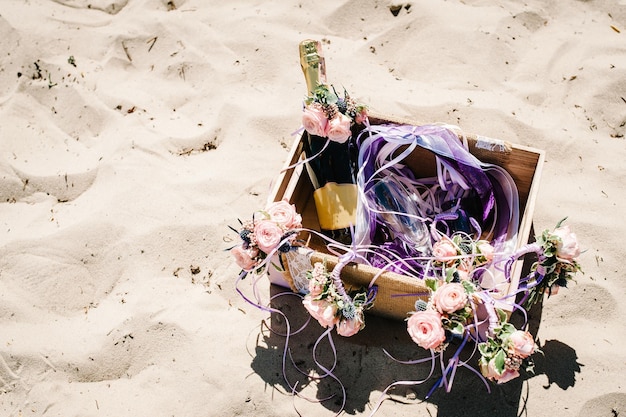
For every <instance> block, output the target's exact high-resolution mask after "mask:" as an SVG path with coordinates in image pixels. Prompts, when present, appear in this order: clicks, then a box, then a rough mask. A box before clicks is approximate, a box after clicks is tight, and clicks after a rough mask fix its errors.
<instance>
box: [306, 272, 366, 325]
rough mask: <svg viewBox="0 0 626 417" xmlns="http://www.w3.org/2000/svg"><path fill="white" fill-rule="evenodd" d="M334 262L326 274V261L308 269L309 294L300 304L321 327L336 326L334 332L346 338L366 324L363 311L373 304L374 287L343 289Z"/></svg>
mask: <svg viewBox="0 0 626 417" xmlns="http://www.w3.org/2000/svg"><path fill="white" fill-rule="evenodd" d="M337 265H338V266H335V268H334V269H333V271H332V272H331V273H329V272H328V270H327V268H326V264H325V263H322V262H316V263H315V265H314V266H313V269H312V270H310V271H308V272H307V277H308V279H309V288H308V290H309V293H308V294H307V295H305V296H304V298H303V299H302V304H303V305H304V307H305V308H306V309H307V311H308V312H309V314H310V315H311V317H313V318H315V319H316V320H317V321H318V323H319V324H320V325H321V326H322V327H325V328H332V327H333V326H336V330H337V334H339V335H340V336H344V337H349V336H352V335H354V334H356V333H357V332H358V331H359V330H361V329H363V328H364V327H365V318H364V316H363V312H364V311H365V310H367V309H368V308H370V307H371V306H372V305H373V302H374V298H375V296H376V287H372V288H370V289H369V290H358V291H352V292H351V293H348V292H346V290H345V289H344V286H343V284H342V282H341V279H340V278H339V273H340V269H341V264H337Z"/></svg>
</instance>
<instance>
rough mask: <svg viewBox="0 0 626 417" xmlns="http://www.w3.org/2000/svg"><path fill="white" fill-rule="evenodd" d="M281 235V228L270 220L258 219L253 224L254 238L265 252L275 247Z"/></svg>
mask: <svg viewBox="0 0 626 417" xmlns="http://www.w3.org/2000/svg"><path fill="white" fill-rule="evenodd" d="M282 236H283V231H282V229H281V228H280V227H279V226H278V225H277V224H276V223H274V222H273V221H271V220H259V221H258V222H256V223H255V225H254V239H255V241H256V244H257V246H258V247H259V249H261V250H262V251H263V252H265V253H270V252H271V251H272V250H274V249H276V247H277V246H278V244H279V243H280V240H281V238H282Z"/></svg>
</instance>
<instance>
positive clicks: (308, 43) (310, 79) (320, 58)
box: [300, 39, 326, 94]
mask: <svg viewBox="0 0 626 417" xmlns="http://www.w3.org/2000/svg"><path fill="white" fill-rule="evenodd" d="M300 66H301V67H302V72H303V73H304V79H305V80H306V87H307V90H308V91H307V92H308V94H312V93H313V91H314V90H315V89H316V88H317V86H318V85H319V84H325V83H326V65H325V63H324V55H323V54H322V44H321V42H320V41H315V40H312V39H307V40H305V41H302V42H300Z"/></svg>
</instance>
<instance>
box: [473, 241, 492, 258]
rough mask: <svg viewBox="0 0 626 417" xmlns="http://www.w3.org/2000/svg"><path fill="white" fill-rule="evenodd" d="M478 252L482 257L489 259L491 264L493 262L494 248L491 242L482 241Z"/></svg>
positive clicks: (479, 243)
mask: <svg viewBox="0 0 626 417" xmlns="http://www.w3.org/2000/svg"><path fill="white" fill-rule="evenodd" d="M476 246H477V247H478V250H479V252H480V254H481V255H482V256H484V257H485V259H487V262H491V261H492V260H493V246H491V244H490V243H489V242H486V241H480V242H478V245H476Z"/></svg>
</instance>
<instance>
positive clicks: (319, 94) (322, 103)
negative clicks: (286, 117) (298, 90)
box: [302, 84, 367, 143]
mask: <svg viewBox="0 0 626 417" xmlns="http://www.w3.org/2000/svg"><path fill="white" fill-rule="evenodd" d="M303 112H304V113H303V114H302V126H304V129H305V130H306V131H307V132H309V134H311V135H314V136H321V137H326V138H328V139H330V140H331V141H333V142H338V143H344V142H346V141H347V140H348V139H349V138H350V136H351V135H352V131H351V130H350V128H351V127H352V125H353V124H355V123H356V124H362V123H363V122H365V120H367V107H366V106H365V105H363V104H359V103H357V102H356V101H355V100H354V99H353V98H352V97H350V95H349V94H348V92H347V91H346V90H345V89H344V97H343V98H342V97H340V96H339V94H337V91H336V90H335V87H333V86H329V85H326V84H320V85H318V86H317V88H315V90H314V91H313V94H312V95H311V96H309V97H307V98H306V99H305V100H304V109H303Z"/></svg>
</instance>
